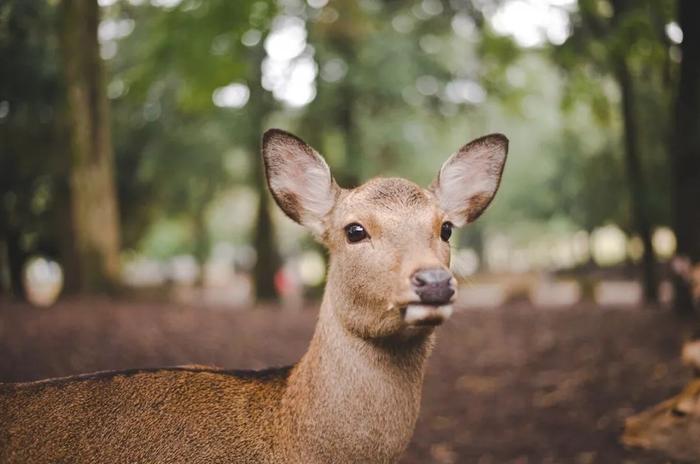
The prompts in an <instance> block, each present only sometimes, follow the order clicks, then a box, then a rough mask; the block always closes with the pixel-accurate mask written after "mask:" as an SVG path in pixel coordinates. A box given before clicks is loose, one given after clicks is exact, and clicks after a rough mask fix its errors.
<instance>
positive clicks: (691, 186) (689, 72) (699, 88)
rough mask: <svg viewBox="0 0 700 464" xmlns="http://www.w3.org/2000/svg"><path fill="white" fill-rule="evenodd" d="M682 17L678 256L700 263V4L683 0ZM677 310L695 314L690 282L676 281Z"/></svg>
mask: <svg viewBox="0 0 700 464" xmlns="http://www.w3.org/2000/svg"><path fill="white" fill-rule="evenodd" d="M678 18H679V22H680V26H681V29H682V30H683V43H682V44H681V51H682V56H683V61H682V62H681V66H680V80H679V83H678V93H677V95H676V104H675V131H674V137H673V140H672V141H671V153H670V155H671V164H672V167H673V181H672V182H671V185H672V189H673V190H672V193H673V195H672V201H673V208H672V211H673V225H674V229H675V233H676V239H677V254H679V255H682V256H686V257H688V258H690V260H691V261H692V262H693V263H696V264H697V263H700V208H699V207H698V200H700V30H698V27H697V26H698V21H699V20H700V2H698V1H697V0H679V2H678ZM674 289H675V300H674V309H675V311H676V312H677V313H679V314H689V313H691V312H692V311H693V303H692V298H691V295H690V290H689V288H688V284H687V282H685V281H683V280H682V279H675V282H674Z"/></svg>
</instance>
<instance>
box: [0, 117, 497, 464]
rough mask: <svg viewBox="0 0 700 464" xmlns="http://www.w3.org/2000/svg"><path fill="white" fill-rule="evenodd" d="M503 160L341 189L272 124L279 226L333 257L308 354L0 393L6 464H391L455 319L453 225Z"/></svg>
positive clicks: (481, 155) (470, 148) (484, 147)
mask: <svg viewBox="0 0 700 464" xmlns="http://www.w3.org/2000/svg"><path fill="white" fill-rule="evenodd" d="M507 152H508V139H507V138H506V137H505V136H503V135H501V134H491V135H487V136H485V137H481V138H478V139H476V140H473V141H471V142H470V143H468V144H466V145H464V146H463V147H461V148H460V149H459V150H458V151H457V152H456V153H454V154H453V155H452V156H451V157H449V159H447V161H446V162H445V163H444V164H443V165H442V167H441V168H440V170H439V173H438V175H437V177H436V178H435V181H434V182H433V183H432V184H431V185H430V186H429V187H427V188H423V187H420V186H418V185H417V184H415V183H413V182H410V181H408V180H405V179H403V178H382V177H377V178H373V179H371V180H369V181H367V182H366V183H364V184H362V185H360V186H358V187H355V188H341V187H340V186H339V185H338V184H337V183H336V181H335V180H334V178H333V176H332V175H331V172H330V169H329V167H328V165H327V164H326V162H325V161H324V159H323V157H322V156H321V155H320V154H319V153H318V152H317V151H316V150H314V149H313V148H311V147H310V146H309V145H307V144H306V143H305V142H304V141H302V140H301V139H300V138H298V137H296V136H294V135H292V134H290V133H288V132H285V131H283V130H280V129H270V130H268V131H266V132H265V134H264V135H263V141H262V155H263V164H264V172H265V175H266V179H267V185H268V187H269V190H270V192H271V193H272V196H273V197H274V199H275V200H276V202H277V204H278V205H279V207H280V208H281V209H282V210H283V211H284V213H286V215H287V216H288V217H289V218H291V219H292V220H294V221H296V222H297V223H299V224H301V225H302V226H304V227H306V228H307V229H308V230H309V231H310V232H311V233H312V234H313V236H314V237H315V239H316V240H318V241H319V242H320V243H321V244H322V245H324V246H325V247H326V248H327V250H328V251H329V263H328V269H327V281H326V286H325V289H324V294H323V297H322V299H321V304H320V310H319V313H318V319H317V323H316V327H315V330H314V333H313V336H312V338H311V341H310V343H309V346H308V349H307V351H306V353H305V354H304V355H303V356H302V357H301V359H300V360H299V361H298V362H297V363H296V364H294V365H292V366H288V367H282V368H271V369H267V370H262V371H235V370H224V369H219V368H215V367H206V366H181V367H171V368H157V369H136V370H131V371H108V372H98V373H94V374H86V375H79V376H74V377H66V378H56V379H49V380H40V381H35V382H27V383H15V384H2V385H1V386H0V462H3V463H49V462H73V463H88V462H90V463H93V462H144V463H145V462H147V463H160V462H167V463H224V462H236V463H273V462H275V463H282V462H284V463H328V462H343V463H354V462H357V463H390V462H396V461H397V460H398V459H399V457H400V456H401V454H402V453H403V451H404V450H405V449H406V447H407V445H408V443H409V441H410V439H411V437H412V435H413V430H414V427H415V424H416V420H417V417H418V413H419V408H420V401H421V389H422V384H423V377H424V371H425V365H426V361H427V358H428V356H429V354H430V352H431V350H432V347H433V345H434V340H435V329H436V327H437V326H439V325H440V324H442V323H443V322H444V321H445V320H447V319H448V318H449V317H450V315H451V314H452V310H453V304H454V301H455V298H456V290H457V288H456V280H455V277H454V276H453V275H452V273H451V271H450V268H449V265H450V243H449V241H450V237H451V234H452V230H453V228H455V227H461V226H464V225H466V224H468V223H471V222H473V221H474V220H476V219H477V218H478V217H479V216H480V215H481V214H482V212H483V211H484V210H485V209H486V207H487V206H488V205H489V204H490V203H491V201H492V199H493V198H494V195H495V193H496V191H497V190H498V187H499V184H500V180H501V176H502V173H503V169H504V164H505V161H506V156H507Z"/></svg>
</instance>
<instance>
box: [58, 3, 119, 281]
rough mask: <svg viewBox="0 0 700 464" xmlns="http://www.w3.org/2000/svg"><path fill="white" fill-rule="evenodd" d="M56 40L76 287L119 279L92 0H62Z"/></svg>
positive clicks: (96, 15) (115, 217) (107, 128)
mask: <svg viewBox="0 0 700 464" xmlns="http://www.w3.org/2000/svg"><path fill="white" fill-rule="evenodd" d="M60 6H61V25H60V31H59V35H60V41H61V52H62V56H61V58H62V62H63V70H64V75H65V81H66V92H67V106H68V132H69V134H70V145H71V149H72V150H71V156H70V161H69V162H70V167H71V169H70V197H71V213H72V216H71V222H72V232H73V238H74V243H75V248H76V252H77V257H78V270H77V273H78V275H77V276H76V277H77V281H78V282H79V284H78V286H79V288H80V290H82V291H99V290H104V289H106V288H109V287H111V286H113V285H114V284H116V283H117V281H118V278H119V246H120V243H119V241H120V238H119V218H118V214H117V199H116V194H115V185H114V173H113V171H114V167H113V164H114V160H113V153H112V141H111V131H110V119H109V104H108V101H107V97H106V94H105V85H104V68H103V63H102V59H101V58H100V50H99V43H98V40H97V27H98V24H99V6H98V4H97V0H62V2H61V4H60Z"/></svg>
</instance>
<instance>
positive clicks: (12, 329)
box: [0, 299, 689, 464]
mask: <svg viewBox="0 0 700 464" xmlns="http://www.w3.org/2000/svg"><path fill="white" fill-rule="evenodd" d="M315 318H316V311H315V309H313V308H312V309H308V310H304V311H301V312H290V311H286V312H285V311H275V310H271V309H269V308H268V310H263V309H261V310H255V311H232V310H217V309H207V308H200V307H177V306H172V305H164V304H149V303H126V302H118V301H111V300H105V299H81V300H72V301H71V300H69V301H65V302H63V303H60V304H58V305H57V306H55V307H53V308H51V309H43V310H42V309H35V308H31V307H27V306H23V305H16V304H8V303H2V301H0V382H6V381H27V380H35V379H41V378H45V377H53V376H65V375H71V374H78V373H82V372H89V371H96V370H105V369H121V368H134V367H153V366H162V365H178V364H191V363H197V364H211V365H217V366H222V367H229V368H234V367H235V368H252V369H258V368H263V367H267V366H271V365H284V364H289V363H292V362H294V361H295V360H296V359H297V358H298V357H299V356H300V355H301V354H302V353H303V352H304V350H305V348H306V344H307V342H308V340H309V338H310V336H311V333H312V330H313V325H314V322H315ZM682 330H683V325H682V324H681V323H680V322H678V321H676V320H674V318H673V317H672V316H671V315H670V314H668V313H666V312H658V311H657V312H654V311H652V310H643V309H634V310H632V309H626V310H622V309H619V310H613V309H608V310H603V309H600V308H596V307H594V306H582V307H577V308H574V309H568V310H542V309H539V310H537V309H533V308H531V307H528V306H519V305H512V306H508V307H504V308H502V309H498V310H482V311H478V310H469V311H466V310H464V311H457V312H456V314H455V316H453V318H452V319H451V320H450V321H448V322H447V323H446V324H445V325H444V326H443V327H441V328H439V339H438V343H437V347H436V349H435V351H434V353H433V355H432V357H431V359H430V361H429V366H428V371H427V375H426V381H425V387H424V395H423V405H422V410H421V415H420V418H419V420H418V425H417V428H416V431H415V435H414V437H413V440H412V442H411V445H410V447H409V449H408V451H407V452H406V454H405V456H404V457H403V459H402V461H401V462H403V463H430V462H435V463H478V464H489V463H514V464H515V463H517V464H527V463H530V464H532V463H567V464H568V463H574V464H587V463H625V464H631V463H663V462H668V460H666V459H664V458H663V457H662V456H660V455H657V454H653V453H648V452H642V451H634V450H632V451H630V450H625V449H624V448H623V447H622V446H621V445H619V444H618V437H619V434H620V432H621V428H622V422H623V418H624V417H626V416H627V415H629V414H631V413H633V412H634V411H637V410H640V409H642V408H645V407H647V406H649V405H651V404H654V403H656V402H658V401H660V400H661V399H663V398H665V397H667V396H670V395H671V394H673V393H675V392H677V391H678V390H679V389H680V387H681V386H682V385H683V384H684V383H685V382H686V381H687V380H688V378H689V373H688V372H686V371H685V369H683V368H682V367H681V365H680V363H679V359H678V353H679V349H680V344H681V335H680V334H681V332H682Z"/></svg>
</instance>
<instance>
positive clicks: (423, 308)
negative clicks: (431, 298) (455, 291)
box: [403, 304, 454, 324]
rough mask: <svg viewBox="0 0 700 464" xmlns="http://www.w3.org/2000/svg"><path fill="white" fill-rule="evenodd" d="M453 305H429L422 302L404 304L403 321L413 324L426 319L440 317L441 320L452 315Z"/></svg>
mask: <svg viewBox="0 0 700 464" xmlns="http://www.w3.org/2000/svg"><path fill="white" fill-rule="evenodd" d="M453 310H454V309H453V307H452V305H451V304H448V305H444V306H429V305H422V304H410V305H408V306H406V312H405V313H404V318H403V320H404V322H406V323H407V324H415V323H416V322H420V321H424V320H426V319H435V318H440V319H442V320H445V319H449V317H450V316H451V315H452V312H453Z"/></svg>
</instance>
